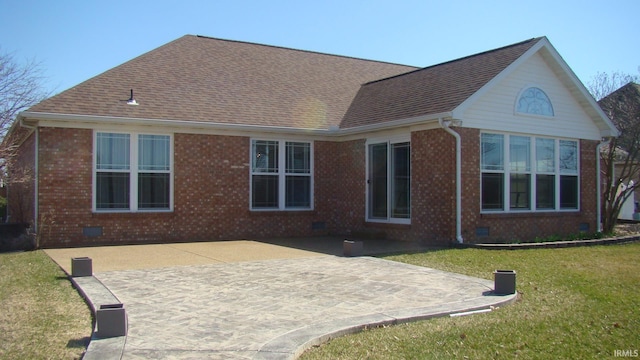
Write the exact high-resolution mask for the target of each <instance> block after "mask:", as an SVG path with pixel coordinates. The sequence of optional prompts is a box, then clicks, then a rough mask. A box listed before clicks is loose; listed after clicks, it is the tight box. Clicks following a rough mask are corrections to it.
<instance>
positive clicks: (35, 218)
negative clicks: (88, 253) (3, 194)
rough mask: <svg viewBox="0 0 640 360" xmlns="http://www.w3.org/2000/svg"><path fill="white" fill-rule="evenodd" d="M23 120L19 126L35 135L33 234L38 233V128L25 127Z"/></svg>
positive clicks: (21, 119)
mask: <svg viewBox="0 0 640 360" xmlns="http://www.w3.org/2000/svg"><path fill="white" fill-rule="evenodd" d="M23 120H24V118H22V117H21V118H20V126H21V127H24V128H26V129H30V130H33V132H34V134H35V137H36V138H35V149H34V159H33V167H34V170H33V172H34V174H33V176H34V179H33V232H34V233H38V147H39V139H38V127H37V126H32V125H27V124H25V123H24V121H23Z"/></svg>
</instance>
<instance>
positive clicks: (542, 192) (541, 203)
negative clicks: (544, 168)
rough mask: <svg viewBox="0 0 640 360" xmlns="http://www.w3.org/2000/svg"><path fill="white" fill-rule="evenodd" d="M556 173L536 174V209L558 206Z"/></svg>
mask: <svg viewBox="0 0 640 360" xmlns="http://www.w3.org/2000/svg"><path fill="white" fill-rule="evenodd" d="M555 199H556V177H555V175H537V176H536V209H538V210H548V209H555V207H556V201H555Z"/></svg>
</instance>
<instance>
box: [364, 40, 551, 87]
mask: <svg viewBox="0 0 640 360" xmlns="http://www.w3.org/2000/svg"><path fill="white" fill-rule="evenodd" d="M542 38H544V37H543V36H540V37H535V38H531V39H527V40H523V41H520V42H517V43H515V44H510V45H505V46H501V47H498V48H495V49H491V50H486V51H482V52H479V53H475V54H471V55H467V56H463V57H460V58H457V59H453V60H447V61H444V62H441V63H437V64H434V65H429V66H425V67H422V68H418V69H415V70H412V71H408V72H406V73H402V74H398V75H394V76H389V77H387V78H383V79H376V80H372V81H369V82H368V83H365V84H363V85H368V84H374V83H377V82H380V81H385V80H389V79H393V78H397V77H400V76H405V75H408V74H411V73H414V72H418V71H423V70H427V69H431V68H434V67H437V66H442V65H446V64H451V63H454V62H457V61H462V60H466V59H470V58H473V57H476V56H481V55H486V54H489V53H492V52H496V51H500V50H504V49H507V48H510V47H515V46H518V45H522V44H526V43H528V42H531V41H534V40H540V39H542Z"/></svg>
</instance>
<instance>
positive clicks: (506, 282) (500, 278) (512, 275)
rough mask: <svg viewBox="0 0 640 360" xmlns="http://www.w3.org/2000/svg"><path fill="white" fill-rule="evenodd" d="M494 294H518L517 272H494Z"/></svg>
mask: <svg viewBox="0 0 640 360" xmlns="http://www.w3.org/2000/svg"><path fill="white" fill-rule="evenodd" d="M493 280H494V286H493V293H494V294H496V295H509V294H515V292H516V272H515V270H496V271H494V272H493Z"/></svg>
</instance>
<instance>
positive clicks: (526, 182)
mask: <svg viewBox="0 0 640 360" xmlns="http://www.w3.org/2000/svg"><path fill="white" fill-rule="evenodd" d="M510 178H511V182H510V184H509V185H510V188H509V189H510V190H509V191H510V199H509V201H510V202H509V204H510V205H509V206H510V207H511V209H521V210H522V209H531V175H529V174H511V176H510Z"/></svg>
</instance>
